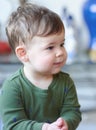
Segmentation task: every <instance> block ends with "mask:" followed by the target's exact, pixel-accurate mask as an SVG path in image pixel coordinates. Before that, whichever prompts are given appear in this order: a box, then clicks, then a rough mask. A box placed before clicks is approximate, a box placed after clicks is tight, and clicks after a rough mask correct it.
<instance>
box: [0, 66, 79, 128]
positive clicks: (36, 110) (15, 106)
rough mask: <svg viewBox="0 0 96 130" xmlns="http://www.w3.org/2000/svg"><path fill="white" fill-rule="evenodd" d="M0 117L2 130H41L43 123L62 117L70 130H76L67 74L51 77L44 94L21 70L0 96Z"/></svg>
mask: <svg viewBox="0 0 96 130" xmlns="http://www.w3.org/2000/svg"><path fill="white" fill-rule="evenodd" d="M0 115H1V117H2V120H3V124H4V128H3V130H41V129H42V125H43V123H44V122H48V123H51V122H53V121H55V120H56V119H57V118H59V117H62V118H64V119H65V120H66V121H67V122H68V126H69V130H75V129H76V127H77V126H78V124H79V122H80V121H81V112H80V105H79V103H78V99H77V94H76V89H75V86H74V83H73V81H72V79H71V78H70V76H69V75H68V74H67V73H64V72H60V73H58V74H56V75H54V78H53V81H52V83H51V84H50V86H49V87H48V89H47V90H43V89H40V88H38V87H36V86H34V85H33V84H32V83H31V82H30V81H29V80H28V79H27V78H26V77H25V76H24V72H23V68H21V69H19V70H18V71H17V72H16V73H15V74H14V75H12V76H11V77H9V78H8V79H7V80H6V81H5V82H4V84H3V87H2V92H1V94H0Z"/></svg>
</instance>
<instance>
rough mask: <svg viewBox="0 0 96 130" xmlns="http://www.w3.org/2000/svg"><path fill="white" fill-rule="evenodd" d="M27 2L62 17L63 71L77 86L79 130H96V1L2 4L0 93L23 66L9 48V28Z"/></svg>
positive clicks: (39, 0)
mask: <svg viewBox="0 0 96 130" xmlns="http://www.w3.org/2000/svg"><path fill="white" fill-rule="evenodd" d="M25 2H33V3H36V4H39V5H44V6H46V7H48V8H49V9H51V10H53V11H54V12H56V13H57V14H59V16H60V17H61V19H62V21H63V23H64V26H65V47H66V50H67V53H68V59H67V62H66V65H65V66H64V67H63V68H62V70H63V71H65V72H68V73H70V75H71V76H72V78H73V80H74V82H75V84H76V89H77V93H78V98H79V102H80V104H81V111H82V122H81V123H80V125H79V127H78V128H77V130H85V129H86V130H95V129H96V0H59V1H52V0H3V1H2V0H0V90H1V88H2V83H3V82H4V80H5V79H6V78H7V77H8V76H9V75H11V74H12V73H13V72H15V71H16V70H17V69H18V68H19V67H20V66H21V63H20V62H19V61H18V59H17V57H16V56H15V55H14V53H13V52H12V50H11V48H10V47H9V44H8V41H7V37H6V33H5V26H6V23H7V20H8V16H9V15H10V13H11V12H12V11H14V10H16V8H17V7H18V6H19V5H23V4H24V3H25ZM0 130H2V121H1V120H0Z"/></svg>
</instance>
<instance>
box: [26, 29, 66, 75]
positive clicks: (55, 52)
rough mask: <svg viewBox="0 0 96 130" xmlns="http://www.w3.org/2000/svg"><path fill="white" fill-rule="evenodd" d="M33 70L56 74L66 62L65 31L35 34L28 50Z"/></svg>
mask: <svg viewBox="0 0 96 130" xmlns="http://www.w3.org/2000/svg"><path fill="white" fill-rule="evenodd" d="M27 56H28V58H29V63H30V67H31V70H30V71H34V72H39V73H44V74H56V73H58V72H59V71H60V70H61V67H63V65H64V64H65V62H66V59H67V53H66V50H65V48H64V31H62V32H61V33H60V34H53V35H50V36H46V37H39V36H34V38H33V39H32V41H31V42H30V46H29V47H28V50H27Z"/></svg>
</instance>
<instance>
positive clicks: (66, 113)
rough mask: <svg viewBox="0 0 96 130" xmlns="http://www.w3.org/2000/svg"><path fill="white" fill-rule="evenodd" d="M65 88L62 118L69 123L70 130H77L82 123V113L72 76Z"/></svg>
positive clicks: (67, 80)
mask: <svg viewBox="0 0 96 130" xmlns="http://www.w3.org/2000/svg"><path fill="white" fill-rule="evenodd" d="M65 86H66V87H65V88H64V100H63V101H64V103H63V105H62V110H61V113H60V116H61V117H63V118H64V120H66V121H67V123H68V127H69V130H75V129H76V128H77V126H78V125H79V123H80V121H81V111H80V104H79V102H78V97H77V92H76V88H75V85H74V82H73V80H72V79H71V78H70V76H69V77H68V78H67V79H66V85H65Z"/></svg>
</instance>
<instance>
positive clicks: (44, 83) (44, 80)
mask: <svg viewBox="0 0 96 130" xmlns="http://www.w3.org/2000/svg"><path fill="white" fill-rule="evenodd" d="M24 74H25V76H26V78H27V79H28V80H29V81H30V82H31V83H32V84H34V85H35V86H37V87H39V88H41V89H48V87H49V85H50V84H51V82H52V80H53V75H51V74H50V75H49V74H41V73H37V72H30V70H29V71H28V69H26V68H25V67H24Z"/></svg>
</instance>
